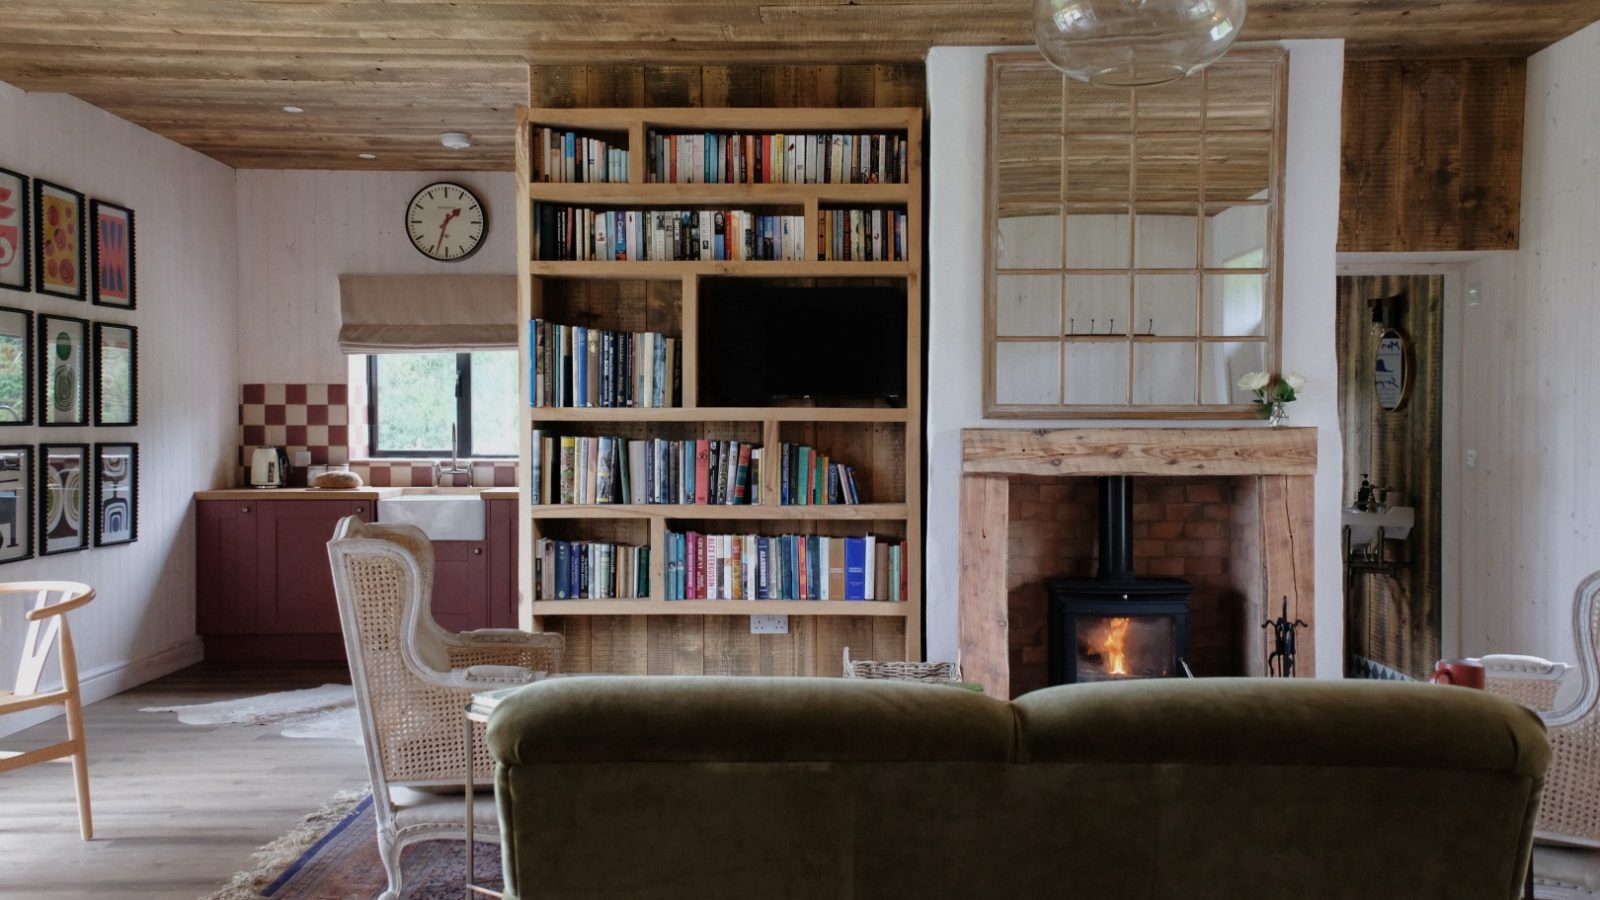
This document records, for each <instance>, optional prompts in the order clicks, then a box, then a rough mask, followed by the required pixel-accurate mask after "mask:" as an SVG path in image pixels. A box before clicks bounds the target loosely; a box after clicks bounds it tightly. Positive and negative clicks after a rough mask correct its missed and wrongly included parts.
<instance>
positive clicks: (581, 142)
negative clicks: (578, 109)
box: [533, 128, 628, 184]
mask: <svg viewBox="0 0 1600 900" xmlns="http://www.w3.org/2000/svg"><path fill="white" fill-rule="evenodd" d="M533 153H534V158H535V159H537V160H539V161H540V165H539V172H538V175H537V178H538V180H539V181H549V182H557V183H579V182H584V183H591V184H592V183H597V182H619V183H620V182H626V181H627V180H628V150H627V148H626V147H625V146H621V145H618V144H613V143H610V142H609V141H604V140H601V139H599V138H591V137H584V136H583V135H581V134H578V133H577V132H573V131H561V130H559V129H556V128H536V129H534V135H533Z"/></svg>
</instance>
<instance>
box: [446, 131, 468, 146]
mask: <svg viewBox="0 0 1600 900" xmlns="http://www.w3.org/2000/svg"><path fill="white" fill-rule="evenodd" d="M439 143H441V144H443V145H445V146H446V147H449V148H450V149H451V150H465V149H467V148H468V147H471V146H472V138H470V137H468V136H467V134H466V132H464V131H446V132H445V133H444V134H441V135H439Z"/></svg>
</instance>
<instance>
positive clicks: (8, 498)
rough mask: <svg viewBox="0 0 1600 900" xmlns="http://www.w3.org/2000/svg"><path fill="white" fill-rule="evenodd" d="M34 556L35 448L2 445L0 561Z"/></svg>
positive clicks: (0, 456) (0, 468)
mask: <svg viewBox="0 0 1600 900" xmlns="http://www.w3.org/2000/svg"><path fill="white" fill-rule="evenodd" d="M32 558H33V448H32V447H0V565H3V564H5V563H8V562H16V561H17V560H19V559H32Z"/></svg>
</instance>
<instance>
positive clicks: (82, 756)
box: [61, 627, 94, 841]
mask: <svg viewBox="0 0 1600 900" xmlns="http://www.w3.org/2000/svg"><path fill="white" fill-rule="evenodd" d="M61 630H62V632H63V633H62V641H61V674H62V680H63V681H66V680H67V678H68V677H70V678H71V681H70V682H68V683H67V685H66V687H67V702H66V707H67V740H69V741H71V742H72V779H73V782H74V787H75V788H76V789H77V794H78V836H79V837H81V838H82V839H83V840H86V841H88V840H93V839H94V818H93V816H92V815H91V814H90V811H89V744H88V742H87V741H86V740H84V735H83V701H82V699H81V698H80V697H79V696H78V658H77V653H76V652H75V651H74V650H73V646H72V636H71V634H70V633H67V630H66V628H65V627H63V628H62V629H61Z"/></svg>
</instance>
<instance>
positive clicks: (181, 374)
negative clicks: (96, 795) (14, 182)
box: [0, 84, 298, 742]
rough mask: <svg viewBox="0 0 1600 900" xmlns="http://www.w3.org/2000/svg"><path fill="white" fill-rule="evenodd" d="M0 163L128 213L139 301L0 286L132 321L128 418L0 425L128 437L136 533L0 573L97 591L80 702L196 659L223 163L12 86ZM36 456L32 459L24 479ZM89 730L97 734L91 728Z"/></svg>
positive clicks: (31, 298)
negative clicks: (132, 446)
mask: <svg viewBox="0 0 1600 900" xmlns="http://www.w3.org/2000/svg"><path fill="white" fill-rule="evenodd" d="M0 165H4V166H5V167H6V168H9V169H15V170H17V171H19V172H22V173H24V174H27V175H31V176H34V177H36V178H44V179H48V180H50V181H53V182H56V183H59V184H63V185H66V186H68V187H71V188H73V189H75V190H78V191H82V192H84V193H85V194H86V195H88V196H89V197H98V198H102V199H105V200H109V201H112V202H115V203H119V204H124V205H126V206H129V207H132V208H133V209H134V210H135V211H136V212H137V213H138V229H139V231H138V247H137V251H138V255H139V267H138V275H139V308H138V309H137V310H131V311H129V310H120V309H113V308H110V307H104V306H93V305H91V304H88V303H73V302H71V301H66V300H61V299H59V298H51V297H47V296H44V295H42V294H37V293H20V292H17V291H11V290H5V289H0V305H3V306H9V307H13V308H17V309H25V310H31V311H33V312H35V313H51V314H55V315H69V316H81V317H84V318H88V319H92V320H95V321H103V322H115V323H119V324H129V325H133V326H135V327H137V328H138V329H139V424H138V426H137V427H132V428H41V427H38V426H28V427H12V428H7V429H5V433H4V435H3V436H0V443H6V444H35V445H37V444H38V443H40V442H51V443H80V442H89V443H92V442H96V441H136V442H138V443H139V445H140V451H141V452H140V455H139V463H140V465H139V540H138V541H137V542H136V543H132V544H126V545H122V546H117V547H104V548H96V549H89V550H85V551H82V552H79V553H69V554H65V555H60V556H52V557H48V558H44V559H38V558H35V559H32V560H28V561H25V562H17V563H12V564H10V565H7V566H5V567H4V570H3V572H0V574H3V576H4V580H5V581H29V580H38V579H44V580H49V579H69V580H74V581H84V582H87V583H89V584H91V585H93V586H94V587H95V588H96V589H97V591H98V596H97V598H96V600H95V601H94V603H92V604H90V605H89V606H87V607H85V608H84V609H83V610H81V611H79V612H75V613H72V632H73V640H74V642H75V645H76V650H77V653H78V665H79V669H80V671H81V672H82V679H83V684H84V691H85V694H86V699H87V700H89V701H93V700H98V699H100V698H102V697H105V696H109V695H110V694H112V693H115V692H116V691H118V690H121V689H123V688H126V687H129V686H131V685H133V684H137V683H139V682H140V681H144V680H146V679H149V678H152V677H155V676H157V675H161V674H165V673H166V672H168V671H171V670H173V669H176V668H178V667H180V666H183V665H188V664H189V663H192V662H194V661H195V660H196V659H198V657H199V654H200V646H199V642H198V641H197V640H196V639H195V543H196V531H195V521H194V514H193V512H192V510H193V508H194V502H193V499H192V495H193V493H194V491H196V490H201V489H206V488H213V487H223V486H231V481H232V478H233V471H234V462H233V461H234V458H235V454H236V450H235V444H234V442H235V431H236V427H237V421H238V402H239V396H238V390H239V389H238V384H239V379H238V362H237V359H236V354H235V332H236V327H237V322H238V319H237V312H236V305H235V304H236V297H235V286H236V280H237V268H236V265H235V260H236V258H237V247H236V246H235V205H234V203H235V201H234V172H233V171H232V170H231V169H228V168H227V167H225V166H223V165H221V164H219V163H217V162H216V161H214V160H211V159H207V158H206V157H203V156H201V155H200V154H198V153H194V152H192V151H189V150H186V149H184V148H182V147H179V146H177V145H175V144H172V143H169V142H167V141H165V140H162V139H160V138H158V137H156V136H155V135H153V134H151V133H150V132H148V131H144V130H142V129H140V128H137V127H135V126H133V125H131V124H129V123H127V122H124V121H122V120H120V119H117V118H114V117H112V116H111V115H109V114H107V113H105V112H103V111H101V110H98V109H95V108H93V107H91V106H89V105H87V104H85V103H82V102H80V101H78V100H75V99H73V98H71V97H68V96H65V95H60V94H45V93H39V94H25V93H23V92H22V91H20V90H17V89H15V88H12V87H10V86H8V85H5V84H0ZM84 212H85V213H86V214H87V212H88V210H87V208H86V209H85V210H84ZM35 327H36V328H37V324H35ZM297 380H298V379H297ZM36 389H37V388H36ZM39 465H40V460H38V459H37V458H36V459H35V460H34V466H35V470H34V471H35V477H36V478H37V472H38V466H39ZM34 502H35V503H36V504H37V503H38V500H37V498H35V501H34ZM92 518H93V517H92V516H91V519H92ZM22 601H23V598H22V597H20V596H11V597H5V598H0V620H3V621H0V683H3V684H4V685H5V687H6V688H9V687H10V684H9V682H8V681H6V679H7V677H8V675H9V673H14V672H16V670H17V668H16V667H17V663H18V660H19V659H20V649H21V642H22V632H23V631H24V630H25V629H22V628H20V627H19V625H20V622H21V619H20V616H21V612H22V606H21V603H22ZM51 665H52V666H53V665H54V664H53V663H52V664H51ZM36 713H37V714H36ZM52 714H53V713H52V711H51V710H38V711H34V712H28V713H23V714H19V715H13V716H8V717H6V718H5V719H4V720H0V734H4V733H10V732H11V731H13V730H15V729H19V728H22V727H24V726H26V725H28V724H30V723H31V722H34V721H42V720H43V719H46V718H49V717H50V716H51V715H52ZM89 739H90V741H91V742H93V741H94V740H95V736H94V734H93V733H91V734H90V738H89Z"/></svg>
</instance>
